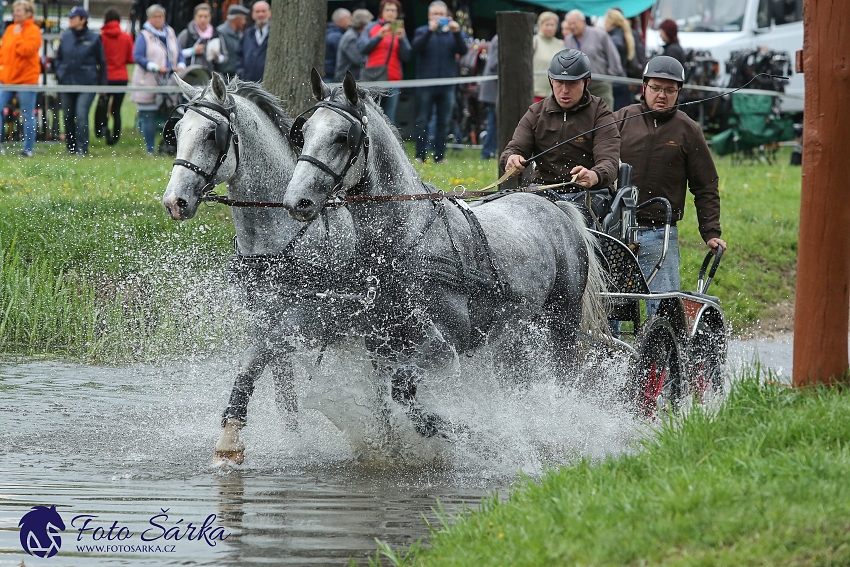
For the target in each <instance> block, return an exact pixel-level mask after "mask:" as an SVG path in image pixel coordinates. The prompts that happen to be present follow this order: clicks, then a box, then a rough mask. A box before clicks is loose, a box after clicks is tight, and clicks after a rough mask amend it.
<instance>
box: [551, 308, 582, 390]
mask: <svg viewBox="0 0 850 567" xmlns="http://www.w3.org/2000/svg"><path fill="white" fill-rule="evenodd" d="M550 316H551V317H552V322H551V325H550V328H551V330H552V344H553V348H554V349H555V351H554V353H555V372H556V381H557V382H558V383H559V384H560V385H562V386H563V385H566V384H567V383H568V382H571V381H573V380H574V379H575V378H576V377H577V376H576V373H577V371H578V353H577V352H576V343H577V341H578V330H579V329H580V328H581V298H579V299H578V301H577V302H576V303H572V304H569V303H568V304H567V305H562V306H559V307H558V308H556V309H554V310H553V312H552V313H551V315H550Z"/></svg>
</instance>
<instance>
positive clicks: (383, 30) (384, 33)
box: [379, 24, 392, 37]
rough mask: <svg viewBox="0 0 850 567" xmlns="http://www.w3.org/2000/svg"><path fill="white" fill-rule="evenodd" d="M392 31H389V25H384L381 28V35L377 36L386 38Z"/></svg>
mask: <svg viewBox="0 0 850 567" xmlns="http://www.w3.org/2000/svg"><path fill="white" fill-rule="evenodd" d="M391 31H392V30H391V29H390V25H389V24H384V25H383V26H381V33H380V34H379V35H380V36H381V37H387V36H388V35H389V34H390V32H391Z"/></svg>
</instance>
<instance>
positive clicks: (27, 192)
mask: <svg viewBox="0 0 850 567" xmlns="http://www.w3.org/2000/svg"><path fill="white" fill-rule="evenodd" d="M125 114H127V113H125ZM125 123H128V124H129V123H132V117H131V116H127V117H126V121H125ZM91 146H92V147H91V157H87V158H79V157H74V156H69V155H66V154H65V153H64V145H61V144H53V145H50V144H39V145H38V146H37V147H36V154H35V157H34V158H32V159H22V158H19V157H17V156H16V155H14V154H13V151H14V149H15V148H14V146H12V147H11V148H10V155H7V156H4V157H2V158H0V317H2V319H0V351H3V352H7V353H18V354H27V355H33V354H45V355H62V356H73V357H80V358H84V359H91V360H115V361H119V360H137V359H148V358H157V357H160V356H163V355H168V354H173V353H176V352H180V353H185V352H190V353H198V354H203V353H205V352H207V351H210V350H212V349H213V346H217V348H220V347H221V346H222V344H224V343H226V342H228V341H229V342H231V343H232V342H233V341H237V342H238V339H236V338H235V337H241V333H239V332H235V333H234V332H233V330H234V328H233V327H234V325H235V326H237V327H238V326H239V325H240V319H239V317H238V309H237V308H236V307H235V305H236V302H235V301H234V300H233V299H232V298H231V297H229V296H228V295H227V293H228V289H227V286H226V285H225V284H224V282H223V266H224V262H225V260H226V257H227V256H228V255H229V254H230V253H231V250H232V246H231V241H232V237H233V234H234V231H233V226H232V224H231V221H230V215H229V210H228V209H226V208H224V207H221V206H217V207H202V208H201V210H200V212H199V214H198V215H197V216H196V217H195V218H194V219H192V220H191V221H188V222H185V223H176V222H173V221H171V220H169V219H168V218H167V217H166V215H165V213H164V211H163V210H162V207H161V205H160V203H159V200H160V198H161V196H162V193H163V191H164V189H165V186H166V184H167V182H168V178H169V175H170V171H171V160H170V159H166V158H149V157H147V156H146V155H145V152H144V149H143V144H142V140H141V138H140V136H138V135H135V134H133V133H128V132H125V133H124V135H123V136H122V138H121V140H120V142H119V143H118V144H117V145H115V146H112V147H108V146H106V145H105V144H104V143H103V141H102V140H96V139H94V140H93V141H92V144H91ZM787 162H788V155H787V153H784V152H783V153H781V154H780V158H779V163H778V164H777V165H774V166H769V165H764V164H755V165H746V166H738V167H732V166H731V164H730V163H729V160H727V159H720V160H718V167H719V169H720V172H721V195H722V200H723V227H724V238H725V239H726V240H727V242H728V243H729V246H730V250H729V253H728V254H727V255H726V256H725V257H724V262H723V265H722V266H721V269H720V271H719V272H718V275H717V277H716V279H715V283H714V285H713V286H712V290H711V292H712V293H713V294H716V295H718V296H719V297H720V298H721V300H722V301H723V305H724V307H725V310H726V314H727V317H728V319H729V320H730V322H731V323H732V325H733V328H735V329H738V330H740V329H745V328H747V327H748V326H751V325H752V324H753V323H754V322H755V321H757V320H758V319H759V318H760V317H762V316H764V315H765V314H766V313H767V312H768V307H769V306H772V305H775V304H777V303H781V302H783V301H787V300H789V299H790V298H791V296H792V294H793V285H794V269H795V259H796V242H797V225H798V220H797V219H798V214H799V213H798V211H799V190H800V170H799V168H792V167H790V166H787V165H786V164H787ZM416 167H417V168H418V170H419V171H420V173H421V174H422V176H423V178H424V179H425V180H426V181H430V182H432V183H434V184H435V185H437V186H438V187H440V188H443V189H445V190H450V189H452V188H453V187H454V186H456V185H459V184H462V185H465V186H467V187H468V188H470V189H473V188H477V187H481V186H483V185H486V184H488V183H490V182H491V181H493V180H494V179H495V176H496V167H497V166H496V163H495V162H494V161H487V162H485V161H482V160H481V159H480V158H479V154H478V152H476V151H473V150H463V151H459V152H450V153H449V155H448V163H446V164H431V163H426V164H423V165H420V164H417V166H416ZM220 189H223V188H220ZM689 207H690V208H689V209H688V210H687V212H686V218H685V221H684V222H683V223H682V224H681V225H680V226H681V228H680V240H681V242H682V248H683V252H682V256H683V258H682V274H683V285H684V286H685V287H686V288H693V287H694V286H695V279H696V274H697V270H698V267H699V264H700V262H701V260H702V257H703V255H704V252H705V247H704V245H703V244H702V242H701V240H700V239H699V236H698V233H697V230H696V221H695V218H696V215H695V214H694V211H693V208H692V206H691V205H689ZM234 310H235V311H234ZM178 337H179V340H177V338H178Z"/></svg>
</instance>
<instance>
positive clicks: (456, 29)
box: [449, 20, 460, 33]
mask: <svg viewBox="0 0 850 567" xmlns="http://www.w3.org/2000/svg"><path fill="white" fill-rule="evenodd" d="M449 31H450V32H452V33H457V32H459V31H460V24H459V23H457V22H456V21H454V20H452V21H450V22H449Z"/></svg>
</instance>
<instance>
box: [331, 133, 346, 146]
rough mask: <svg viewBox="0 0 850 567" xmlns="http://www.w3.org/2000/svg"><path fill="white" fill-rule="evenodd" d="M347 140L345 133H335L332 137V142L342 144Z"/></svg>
mask: <svg viewBox="0 0 850 567" xmlns="http://www.w3.org/2000/svg"><path fill="white" fill-rule="evenodd" d="M346 140H348V136H346V135H345V134H337V135H336V138H334V144H344V143H345V142H346Z"/></svg>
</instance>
